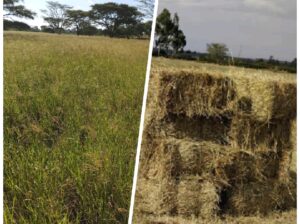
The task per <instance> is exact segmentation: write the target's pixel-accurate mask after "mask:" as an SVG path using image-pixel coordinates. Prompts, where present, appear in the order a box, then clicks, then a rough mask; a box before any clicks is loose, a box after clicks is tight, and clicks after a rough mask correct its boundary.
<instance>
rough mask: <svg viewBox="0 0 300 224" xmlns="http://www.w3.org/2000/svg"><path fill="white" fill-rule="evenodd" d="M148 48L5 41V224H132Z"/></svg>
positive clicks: (83, 41)
mask: <svg viewBox="0 0 300 224" xmlns="http://www.w3.org/2000/svg"><path fill="white" fill-rule="evenodd" d="M148 42H149V41H145V40H143V41H141V40H124V39H110V38H106V37H77V36H68V35H52V34H37V33H22V32H6V33H5V34H4V54H5V55H4V83H5V85H4V125H5V127H4V136H5V140H4V150H5V152H4V165H5V167H4V169H5V171H4V178H5V179H4V194H5V195H4V209H5V210H4V213H5V214H4V219H5V223H7V224H8V223H32V224H34V223H125V222H126V221H127V218H128V217H127V216H128V208H129V204H130V195H131V185H132V178H133V167H134V157H135V151H136V144H137V138H138V126H139V122H140V111H141V106H142V95H143V87H144V78H145V71H146V63H147V56H148V53H147V52H148V44H149V43H148Z"/></svg>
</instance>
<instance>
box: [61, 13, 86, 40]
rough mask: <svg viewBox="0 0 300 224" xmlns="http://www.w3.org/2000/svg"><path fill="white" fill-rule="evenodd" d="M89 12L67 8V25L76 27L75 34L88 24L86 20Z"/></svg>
mask: <svg viewBox="0 0 300 224" xmlns="http://www.w3.org/2000/svg"><path fill="white" fill-rule="evenodd" d="M88 16H89V13H88V12H86V11H82V10H67V20H68V25H69V26H73V27H75V29H76V34H77V35H79V34H80V33H81V31H82V30H83V29H84V28H85V27H87V26H88V25H90V23H89V21H88V18H89V17H88Z"/></svg>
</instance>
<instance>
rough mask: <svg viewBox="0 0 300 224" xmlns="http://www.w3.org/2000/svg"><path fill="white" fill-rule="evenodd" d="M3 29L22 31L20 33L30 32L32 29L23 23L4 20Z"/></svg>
mask: <svg viewBox="0 0 300 224" xmlns="http://www.w3.org/2000/svg"><path fill="white" fill-rule="evenodd" d="M3 29H4V30H20V31H29V30H30V29H31V27H30V26H29V25H28V24H26V23H23V22H18V21H10V20H6V19H4V20H3Z"/></svg>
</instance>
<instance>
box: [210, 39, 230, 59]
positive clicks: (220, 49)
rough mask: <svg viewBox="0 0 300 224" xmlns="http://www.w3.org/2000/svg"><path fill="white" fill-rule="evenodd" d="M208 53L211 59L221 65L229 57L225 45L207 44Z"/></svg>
mask: <svg viewBox="0 0 300 224" xmlns="http://www.w3.org/2000/svg"><path fill="white" fill-rule="evenodd" d="M207 53H208V54H209V57H210V58H211V59H213V60H215V61H216V62H217V63H220V61H222V60H224V58H225V57H226V56H227V53H228V48H227V46H226V45H225V44H220V43H211V44H207Z"/></svg>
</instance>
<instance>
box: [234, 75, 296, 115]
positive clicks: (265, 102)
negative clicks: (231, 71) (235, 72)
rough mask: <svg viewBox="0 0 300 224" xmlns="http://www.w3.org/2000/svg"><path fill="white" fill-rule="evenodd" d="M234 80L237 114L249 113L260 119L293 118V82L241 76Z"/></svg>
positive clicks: (294, 101)
mask: <svg viewBox="0 0 300 224" xmlns="http://www.w3.org/2000/svg"><path fill="white" fill-rule="evenodd" d="M234 82H235V84H236V87H237V98H238V104H237V107H236V109H237V112H238V113H239V114H244V115H250V116H252V117H254V118H255V119H257V120H260V121H269V120H271V119H284V118H288V119H293V118H295V116H296V93H297V89H296V84H295V83H287V82H277V81H270V80H264V79H263V78H257V77H255V78H244V77H242V76H241V77H235V79H234ZM245 104H246V106H245ZM241 105H244V107H243V106H242V107H241Z"/></svg>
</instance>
